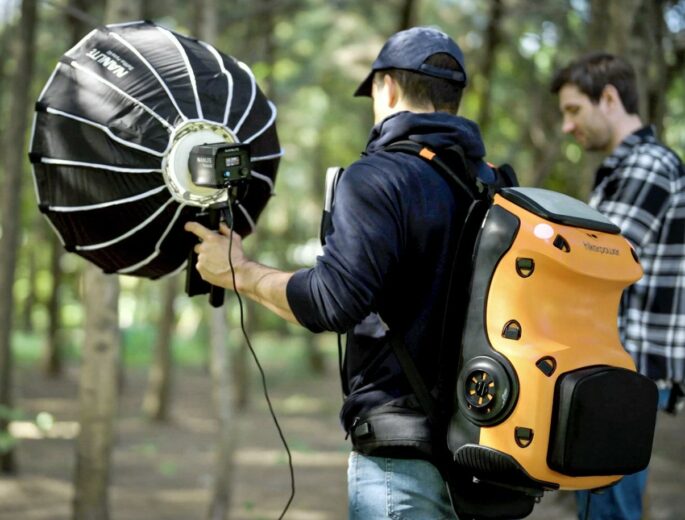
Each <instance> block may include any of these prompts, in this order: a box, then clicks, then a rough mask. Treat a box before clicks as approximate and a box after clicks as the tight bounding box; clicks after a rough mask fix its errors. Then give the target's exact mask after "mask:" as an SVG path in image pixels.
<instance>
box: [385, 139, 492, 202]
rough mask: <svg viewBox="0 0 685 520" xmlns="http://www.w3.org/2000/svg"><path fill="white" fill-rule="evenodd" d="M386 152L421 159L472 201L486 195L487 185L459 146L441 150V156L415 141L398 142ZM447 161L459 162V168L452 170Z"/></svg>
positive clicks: (386, 148)
mask: <svg viewBox="0 0 685 520" xmlns="http://www.w3.org/2000/svg"><path fill="white" fill-rule="evenodd" d="M384 150H385V151H388V152H405V153H408V154H410V155H415V156H418V157H421V158H422V159H424V160H425V161H427V162H428V163H430V164H431V165H432V166H433V167H434V168H435V170H436V171H437V172H438V173H439V174H440V175H442V177H443V178H445V180H446V181H447V182H448V184H449V185H450V186H451V187H452V189H456V190H458V191H460V192H462V193H464V194H465V195H466V196H467V197H468V198H470V199H481V198H483V197H484V196H485V195H486V192H487V189H486V187H485V185H484V184H483V183H482V182H481V181H480V180H479V179H478V178H477V176H476V175H475V172H474V171H473V168H472V167H471V164H470V163H469V161H468V160H467V159H466V155H465V154H464V150H463V148H462V147H461V146H459V145H456V144H455V145H452V146H450V147H449V148H445V149H444V150H440V154H437V153H436V152H435V151H434V150H432V149H431V148H429V147H427V146H423V145H421V144H419V143H417V142H415V141H410V140H405V141H396V142H394V143H392V144H390V145H388V146H386V147H385V148H384ZM443 156H445V158H443ZM445 159H450V162H452V160H455V161H457V162H458V166H459V168H458V169H455V168H452V167H451V166H450V165H449V164H448V162H447V161H446V160H445ZM459 172H461V174H460V173H459Z"/></svg>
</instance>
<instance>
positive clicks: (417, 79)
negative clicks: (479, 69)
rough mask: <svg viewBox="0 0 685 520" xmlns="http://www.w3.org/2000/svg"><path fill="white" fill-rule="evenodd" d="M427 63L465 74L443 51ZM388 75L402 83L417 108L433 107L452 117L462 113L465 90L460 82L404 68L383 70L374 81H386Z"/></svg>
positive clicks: (403, 88) (401, 86)
mask: <svg viewBox="0 0 685 520" xmlns="http://www.w3.org/2000/svg"><path fill="white" fill-rule="evenodd" d="M425 63H426V64H428V65H432V66H433V67H439V68H441V69H449V70H455V71H461V67H460V66H459V64H458V63H457V61H456V60H455V59H454V58H452V57H451V56H450V55H449V54H446V53H443V52H439V53H437V54H433V55H432V56H431V57H430V58H428V59H427V60H426V62H425ZM385 74H388V75H389V76H390V77H392V79H394V80H395V81H396V82H397V83H398V84H399V86H400V88H401V89H402V92H404V95H405V96H406V97H407V100H408V101H409V102H410V103H412V104H414V105H417V106H424V105H428V104H432V105H433V107H435V110H436V111H437V112H449V113H451V114H456V113H457V111H458V110H459V103H460V102H461V95H462V92H463V89H464V87H463V85H461V84H459V83H455V82H454V81H450V80H447V79H442V78H436V77H433V76H427V75H425V74H420V73H418V72H412V71H409V70H403V69H387V70H379V71H378V72H377V73H376V75H375V77H374V81H378V82H382V79H383V76H384V75H385Z"/></svg>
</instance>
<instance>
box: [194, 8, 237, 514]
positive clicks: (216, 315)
mask: <svg viewBox="0 0 685 520" xmlns="http://www.w3.org/2000/svg"><path fill="white" fill-rule="evenodd" d="M202 11H203V13H201V15H202V16H201V17H200V18H199V19H198V23H199V27H198V33H197V34H198V36H199V37H200V38H201V39H202V40H204V41H206V42H207V43H210V44H214V43H215V40H216V35H217V32H218V27H219V25H218V19H217V4H216V0H202ZM226 318H227V317H226V310H225V307H219V308H211V309H210V319H209V322H210V338H209V344H210V352H211V355H210V372H211V377H212V394H213V401H214V408H215V411H216V417H217V426H218V428H217V442H216V455H215V460H216V463H215V464H216V465H215V467H214V485H213V488H212V496H211V498H210V504H209V510H208V512H207V518H208V519H209V520H224V519H226V518H228V515H229V511H230V508H231V490H232V476H233V470H234V463H233V451H234V445H235V442H234V439H235V428H234V426H235V422H236V421H235V419H234V402H235V401H234V398H233V393H232V386H231V356H230V353H229V350H228V342H227V338H228V337H229V336H228V326H227V322H226Z"/></svg>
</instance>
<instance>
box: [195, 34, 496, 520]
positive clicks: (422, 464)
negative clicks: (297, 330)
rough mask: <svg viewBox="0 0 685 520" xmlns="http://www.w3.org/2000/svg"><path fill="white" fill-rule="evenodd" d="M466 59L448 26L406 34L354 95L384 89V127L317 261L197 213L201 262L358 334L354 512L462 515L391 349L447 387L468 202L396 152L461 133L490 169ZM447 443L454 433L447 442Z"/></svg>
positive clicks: (352, 170)
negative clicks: (252, 248)
mask: <svg viewBox="0 0 685 520" xmlns="http://www.w3.org/2000/svg"><path fill="white" fill-rule="evenodd" d="M465 85H466V69H465V66H464V57H463V54H462V52H461V49H459V47H458V46H457V44H456V43H455V42H454V41H453V40H452V39H451V38H449V37H448V36H447V35H445V34H444V33H442V32H440V31H438V30H436V29H433V28H424V27H415V28H412V29H409V30H406V31H401V32H399V33H397V34H395V35H393V36H392V37H391V38H390V39H389V40H388V41H387V42H386V43H385V45H384V46H383V48H382V49H381V51H380V53H379V55H378V57H377V59H376V61H375V62H374V63H373V65H372V70H371V73H370V74H369V75H368V77H367V78H366V79H365V80H364V82H363V83H362V84H361V85H360V86H359V88H358V89H357V91H356V93H355V95H357V96H370V97H371V98H372V100H373V111H374V117H375V126H374V127H373V129H372V131H371V135H370V137H369V141H368V144H367V146H366V150H365V151H364V153H363V155H362V157H361V158H360V159H359V160H358V161H356V162H355V163H353V164H352V165H350V166H349V167H348V168H347V169H346V170H345V172H344V174H343V175H342V176H341V178H340V180H339V182H338V184H337V189H336V192H335V205H334V207H333V211H332V220H331V225H330V227H329V229H328V231H327V233H326V237H325V246H324V249H323V254H322V255H321V256H319V257H318V259H317V262H316V265H315V266H314V267H312V268H309V269H303V270H300V271H297V272H295V273H289V272H283V271H279V270H277V269H273V268H271V267H267V266H264V265H260V264H258V263H256V262H254V261H252V260H250V259H248V258H247V257H246V256H245V255H244V253H243V248H242V244H241V239H240V237H238V236H237V235H234V236H233V244H232V257H231V258H232V265H233V272H231V268H230V266H229V263H228V255H227V249H228V244H229V236H230V233H231V232H230V230H229V229H228V228H227V227H226V226H222V228H221V230H220V231H221V232H220V233H214V232H212V231H210V230H208V229H206V228H204V227H202V226H201V225H200V224H197V223H189V224H187V225H186V229H187V230H188V231H190V232H192V233H194V234H195V235H197V236H198V237H199V238H200V239H201V243H200V244H199V245H198V246H196V250H197V252H198V255H199V256H198V263H197V266H196V267H197V269H198V271H199V272H200V274H201V275H202V277H203V278H204V279H205V280H206V281H208V282H209V283H211V284H213V285H217V286H221V287H225V288H228V289H233V288H234V285H233V284H234V282H233V276H235V289H236V290H237V291H238V292H240V293H241V294H244V295H246V296H248V297H249V298H252V299H253V300H255V301H257V302H259V303H261V304H263V305H265V306H266V307H268V308H269V309H271V310H272V311H273V312H275V313H276V314H278V315H279V316H281V317H283V318H285V319H287V320H289V321H291V322H293V323H297V324H301V325H303V326H305V327H307V328H308V329H310V330H312V331H314V332H320V331H324V330H327V331H336V332H339V333H346V334H347V346H346V356H345V366H344V371H343V379H344V380H343V387H344V389H345V393H346V398H345V403H344V405H343V407H342V410H341V414H340V417H341V422H342V425H343V427H344V429H345V430H346V432H347V433H348V434H349V435H350V437H351V440H352V444H353V450H352V453H351V455H350V460H349V468H348V482H349V514H350V518H351V519H359V520H361V519H363V520H375V519H384V518H398V517H401V518H404V519H421V520H425V519H428V518H430V519H433V520H437V519H442V518H455V515H454V512H453V511H452V508H451V506H450V501H449V497H448V495H447V492H446V488H445V484H444V482H443V479H442V478H441V476H440V473H439V471H438V470H437V468H436V466H435V465H434V464H433V462H432V460H433V457H434V456H435V454H436V453H435V450H434V449H433V447H434V446H437V444H436V443H434V442H433V436H434V435H435V428H433V427H432V426H431V425H430V424H429V422H428V420H427V419H426V417H425V415H424V414H423V412H422V410H421V407H420V406H419V404H418V403H417V399H416V398H415V397H414V396H413V395H412V391H411V388H410V385H409V383H408V381H407V379H406V377H405V375H404V373H403V372H402V369H401V367H400V364H399V362H398V360H397V358H396V356H395V354H394V352H393V350H392V349H391V348H390V347H389V342H388V338H389V337H390V335H392V336H393V337H395V338H398V339H399V340H400V341H402V342H403V343H404V344H405V345H406V347H407V349H408V351H409V353H410V355H411V357H412V358H413V361H414V363H415V364H416V366H417V368H418V370H419V372H420V374H421V376H422V378H423V380H424V382H425V383H426V386H427V387H428V388H429V389H431V390H433V391H434V393H435V392H437V388H436V387H437V383H438V373H439V368H440V362H441V360H440V356H439V344H440V334H441V331H442V328H443V317H444V312H443V309H444V306H445V299H446V287H447V285H448V279H449V274H450V273H449V267H450V260H451V254H450V253H451V252H452V251H453V247H454V240H455V237H458V236H459V232H460V230H461V227H462V225H463V222H464V218H465V211H466V207H467V201H461V200H458V199H455V195H453V193H452V191H451V190H450V187H449V186H448V184H447V182H446V181H445V180H444V179H443V177H442V176H441V175H440V174H438V172H437V171H436V170H435V169H434V168H433V167H432V166H431V165H430V164H429V163H428V162H427V161H425V160H424V159H422V158H420V157H418V156H416V155H413V154H408V153H403V152H389V151H386V150H385V149H384V148H385V147H387V146H388V145H390V144H391V143H394V142H397V141H401V140H407V139H411V140H413V141H415V142H417V143H419V144H422V145H424V146H427V147H429V148H430V149H432V150H439V149H442V148H447V147H449V146H452V145H459V146H460V147H461V148H462V150H463V152H464V156H465V160H466V163H467V164H468V167H469V169H470V171H472V172H477V174H478V175H479V176H481V177H482V178H483V180H488V179H487V176H488V175H489V174H490V170H489V168H488V167H487V166H486V164H485V163H484V162H483V156H484V155H485V148H484V146H483V143H482V141H481V137H480V132H479V129H478V127H477V125H476V124H475V123H473V122H472V121H469V120H467V119H464V118H462V117H458V116H457V115H456V113H457V109H458V107H459V102H460V99H461V94H462V90H463V88H464V87H465ZM443 443H444V441H443Z"/></svg>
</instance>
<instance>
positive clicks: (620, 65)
mask: <svg viewBox="0 0 685 520" xmlns="http://www.w3.org/2000/svg"><path fill="white" fill-rule="evenodd" d="M567 84H571V85H575V86H576V87H578V89H579V90H580V91H581V92H582V93H583V94H585V95H586V96H588V97H589V98H590V99H591V100H592V101H593V102H594V103H598V102H599V99H600V97H601V96H602V91H603V90H604V87H606V86H607V85H613V86H614V87H615V88H616V90H617V91H618V95H619V97H620V98H621V102H622V103H623V107H624V108H625V109H626V112H628V113H629V114H637V113H638V110H639V98H638V92H637V80H636V78H635V70H634V69H633V67H632V66H631V65H630V63H628V62H627V61H626V60H624V59H622V58H619V57H618V56H614V55H613V54H609V53H606V52H593V53H591V54H587V55H585V56H583V57H581V58H579V59H578V60H576V61H574V62H572V63H570V64H569V65H567V66H566V67H564V68H563V69H561V70H559V71H557V73H556V74H555V75H554V77H553V78H552V83H551V88H550V90H551V91H552V93H553V94H558V93H559V91H560V90H561V88H562V87H563V86H564V85H567Z"/></svg>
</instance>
